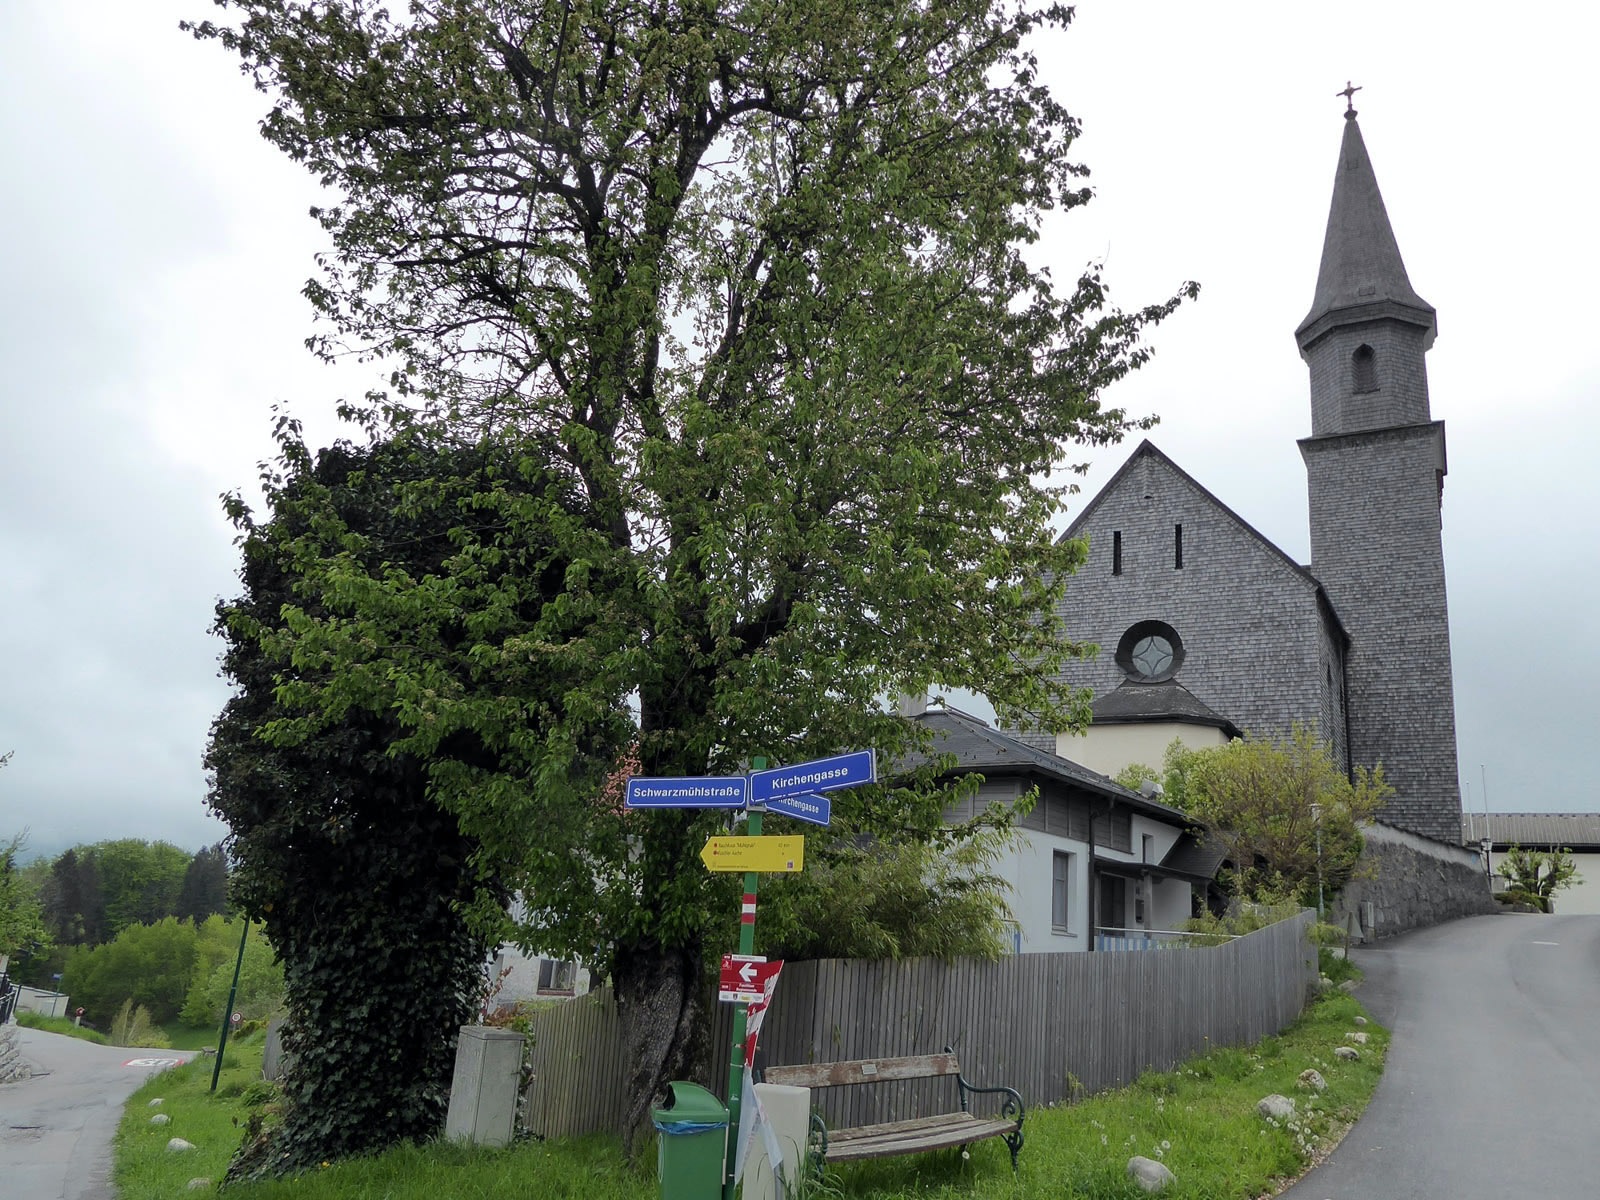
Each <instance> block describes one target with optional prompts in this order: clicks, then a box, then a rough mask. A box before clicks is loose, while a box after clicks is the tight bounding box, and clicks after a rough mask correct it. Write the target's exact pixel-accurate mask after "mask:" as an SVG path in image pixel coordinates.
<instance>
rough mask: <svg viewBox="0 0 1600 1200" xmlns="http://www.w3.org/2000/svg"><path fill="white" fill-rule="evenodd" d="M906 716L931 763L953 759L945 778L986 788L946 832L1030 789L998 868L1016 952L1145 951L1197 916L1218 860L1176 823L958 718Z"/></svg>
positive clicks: (1159, 807) (1184, 821) (1194, 830)
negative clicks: (977, 779)
mask: <svg viewBox="0 0 1600 1200" xmlns="http://www.w3.org/2000/svg"><path fill="white" fill-rule="evenodd" d="M909 715H914V716H915V719H917V720H919V721H921V722H923V723H924V724H925V725H927V726H928V727H929V728H931V729H932V730H933V731H934V734H935V737H934V747H933V749H934V751H935V752H936V753H939V754H953V755H955V757H956V761H957V767H956V770H955V771H954V772H952V774H961V775H964V774H970V773H977V774H980V775H982V776H983V783H982V784H981V785H980V786H979V788H978V790H977V793H976V794H975V795H974V796H973V797H971V798H969V799H967V800H966V801H965V802H963V803H962V804H960V805H958V806H955V807H953V808H952V809H951V810H950V811H948V812H947V813H946V814H945V816H946V819H947V820H948V821H950V822H952V823H956V822H960V821H966V820H970V819H971V818H972V816H973V815H974V813H975V812H977V811H981V810H982V809H983V808H984V807H986V806H988V805H990V804H993V803H995V802H1000V803H1013V802H1015V801H1016V800H1017V799H1018V798H1020V797H1021V796H1023V795H1025V794H1027V793H1029V792H1031V791H1032V790H1033V789H1035V788H1037V789H1038V797H1037V800H1036V802H1035V803H1034V806H1033V808H1032V809H1031V811H1029V812H1028V813H1027V814H1025V815H1024V816H1023V817H1022V818H1021V819H1020V820H1019V821H1018V825H1019V831H1018V833H1019V836H1018V838H1017V842H1016V845H1015V846H1014V848H1013V849H1011V850H1010V851H1008V852H1007V853H1006V855H1005V857H1004V858H1003V860H1002V861H1001V862H1000V863H999V864H997V866H996V868H995V869H996V873H997V874H999V875H1001V876H1002V877H1004V878H1006V879H1008V880H1009V881H1010V883H1011V892H1012V894H1011V907H1012V911H1013V914H1014V916H1015V919H1016V923H1017V929H1016V934H1015V949H1016V950H1017V951H1018V952H1020V953H1032V952H1038V951H1063V950H1065V951H1073V950H1092V949H1102V950H1104V949H1122V948H1127V947H1129V946H1130V945H1135V944H1137V945H1143V944H1146V943H1147V942H1148V940H1149V939H1150V938H1152V937H1153V936H1154V935H1155V934H1157V933H1159V932H1168V931H1175V930H1179V929H1181V928H1182V925H1183V922H1185V921H1187V920H1188V919H1189V918H1190V917H1191V916H1192V915H1194V906H1195V896H1196V895H1197V894H1198V893H1203V889H1204V887H1205V885H1206V883H1207V882H1208V881H1209V880H1210V878H1211V877H1212V875H1214V874H1215V871H1216V867H1217V865H1218V859H1217V855H1216V853H1215V852H1214V851H1211V850H1209V849H1208V848H1206V847H1204V846H1202V845H1201V844H1200V840H1199V832H1200V831H1199V829H1198V827H1196V826H1195V824H1194V822H1192V821H1191V820H1190V819H1189V818H1188V817H1187V816H1185V815H1184V814H1183V813H1182V812H1179V811H1178V810H1177V809H1175V808H1172V807H1170V806H1168V805H1165V804H1162V803H1160V802H1159V801H1157V800H1155V799H1152V798H1150V797H1147V796H1143V795H1140V794H1139V793H1138V792H1133V791H1130V790H1128V789H1127V788H1125V787H1122V786H1121V785H1120V784H1117V783H1115V782H1113V781H1112V780H1110V779H1108V778H1107V777H1106V776H1104V775H1102V774H1099V773H1098V772H1095V771H1091V770H1089V769H1088V768H1087V767H1084V766H1082V765H1080V764H1078V763H1075V762H1071V761H1069V760H1067V759H1065V758H1061V757H1060V756H1059V755H1055V754H1051V753H1049V752H1048V751H1044V750H1039V749H1036V748H1034V747H1032V746H1029V745H1026V744H1025V743H1023V742H1020V741H1018V740H1017V739H1015V738H1013V737H1010V736H1008V735H1007V734H1005V733H1002V732H1001V731H1000V730H998V729H995V728H993V727H992V726H990V725H988V724H987V723H985V722H984V721H982V720H980V719H979V718H977V717H974V716H971V715H969V714H967V713H963V712H960V711H959V710H956V709H951V708H932V709H927V710H925V711H923V712H921V713H917V714H909Z"/></svg>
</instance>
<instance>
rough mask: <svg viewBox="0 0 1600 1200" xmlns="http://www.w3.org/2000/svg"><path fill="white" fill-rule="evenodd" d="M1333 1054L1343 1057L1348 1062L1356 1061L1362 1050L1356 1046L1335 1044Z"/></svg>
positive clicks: (1336, 1056)
mask: <svg viewBox="0 0 1600 1200" xmlns="http://www.w3.org/2000/svg"><path fill="white" fill-rule="evenodd" d="M1333 1056H1334V1057H1335V1058H1342V1059H1344V1060H1345V1061H1346V1062H1355V1060H1356V1059H1358V1058H1360V1057H1361V1051H1359V1050H1357V1049H1356V1048H1355V1047H1354V1046H1335V1047H1334V1048H1333Z"/></svg>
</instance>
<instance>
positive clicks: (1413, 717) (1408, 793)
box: [1295, 88, 1461, 844]
mask: <svg viewBox="0 0 1600 1200" xmlns="http://www.w3.org/2000/svg"><path fill="white" fill-rule="evenodd" d="M1353 90H1354V89H1348V88H1347V89H1346V92H1345V93H1344V94H1345V95H1346V98H1347V100H1348V99H1349V97H1350V96H1351V95H1352V94H1353ZM1347 107H1348V111H1347V112H1346V113H1345V126H1344V138H1343V142H1342V143H1341V145H1340V148H1339V166H1338V170H1337V173H1336V174H1335V176H1334V184H1333V203H1332V206H1331V208H1330V210H1329V213H1328V229H1327V235H1326V237H1325V239H1324V241H1323V246H1322V265H1321V269H1320V270H1319V271H1318V274H1317V290H1316V297H1315V299H1314V300H1313V301H1312V304H1311V311H1310V312H1309V313H1307V314H1306V318H1305V320H1304V321H1302V322H1301V323H1300V327H1299V328H1298V329H1297V330H1296V331H1295V340H1296V341H1297V342H1298V343H1299V346H1300V356H1301V357H1302V358H1303V359H1304V360H1305V362H1306V365H1307V366H1308V367H1309V368H1310V373H1311V436H1310V437H1308V438H1303V439H1301V441H1300V453H1301V456H1302V457H1303V458H1304V460H1305V464H1306V474H1307V482H1308V487H1309V492H1310V509H1311V571H1312V574H1314V575H1315V576H1316V577H1317V579H1318V580H1319V581H1320V582H1321V583H1322V585H1323V587H1324V589H1325V590H1326V592H1327V595H1328V598H1329V600H1330V601H1331V603H1332V605H1333V608H1334V610H1335V611H1336V612H1337V613H1338V616H1339V619H1340V620H1341V621H1342V622H1343V624H1344V627H1345V629H1346V631H1347V632H1348V633H1349V635H1350V639H1351V645H1350V650H1349V655H1348V660H1347V662H1346V667H1345V679H1344V680H1343V686H1344V689H1345V701H1346V702H1345V711H1346V713H1347V714H1348V716H1347V720H1348V726H1349V728H1348V731H1347V732H1348V737H1347V740H1346V744H1347V746H1348V747H1349V750H1348V753H1349V758H1350V761H1351V763H1353V764H1359V765H1362V766H1367V767H1371V766H1373V765H1374V764H1376V763H1379V762H1381V763H1382V764H1383V769H1384V774H1385V775H1386V776H1387V778H1388V780H1389V782H1390V784H1391V785H1392V786H1393V787H1394V789H1395V795H1394V797H1393V798H1392V799H1391V800H1390V801H1389V804H1388V807H1387V808H1386V809H1385V811H1384V812H1383V813H1382V814H1381V815H1382V819H1383V820H1384V821H1386V822H1388V823H1389V824H1392V825H1397V826H1399V827H1401V828H1404V829H1409V830H1411V831H1413V832H1415V833H1420V834H1423V835H1425V836H1427V837H1431V838H1435V839H1437V840H1439V841H1444V842H1449V843H1451V844H1457V843H1459V842H1460V840H1461V795H1460V788H1459V784H1458V780H1457V767H1456V726H1455V701H1454V695H1453V689H1452V681H1451V670H1450V625H1449V619H1448V612H1447V608H1446V604H1445V575H1444V550H1443V546H1442V544H1441V540H1440V520H1441V502H1442V499H1443V494H1444V476H1445V439H1444V422H1442V421H1435V420H1433V419H1432V415H1431V413H1430V411H1429V405H1428V373H1427V366H1426V363H1425V362H1424V356H1425V355H1426V354H1427V351H1428V349H1429V347H1430V346H1432V345H1433V340H1434V336H1435V334H1436V332H1437V328H1438V324H1437V319H1436V315H1435V313H1434V310H1433V306H1432V305H1430V304H1429V303H1428V302H1427V301H1425V300H1423V299H1422V298H1421V297H1420V296H1418V295H1417V293H1416V291H1415V290H1414V289H1413V288H1412V286H1411V281H1410V279H1409V278H1408V277H1407V275H1406V269H1405V264H1404V263H1403V262H1402V261H1401V258H1400V248H1399V246H1398V244H1397V243H1396V241H1395V236H1394V231H1393V229H1392V228H1391V227H1390V225H1389V216H1388V213H1387V212H1386V211H1385V209H1384V205H1383V197H1382V195H1381V194H1380V193H1379V191H1378V181H1377V177H1376V176H1375V175H1374V174H1373V170H1372V162H1371V160H1370V159H1369V158H1368V157H1367V148H1366V145H1365V143H1364V142H1363V141H1362V138H1361V127H1360V126H1359V125H1357V124H1356V113H1355V109H1354V107H1353V106H1347ZM1329 733H1331V731H1324V737H1327V736H1328V735H1329Z"/></svg>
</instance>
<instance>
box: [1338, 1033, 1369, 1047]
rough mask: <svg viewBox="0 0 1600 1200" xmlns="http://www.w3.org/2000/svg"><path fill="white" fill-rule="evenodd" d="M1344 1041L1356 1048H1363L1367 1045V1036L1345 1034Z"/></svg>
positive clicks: (1362, 1034)
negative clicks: (1353, 1044) (1356, 1046)
mask: <svg viewBox="0 0 1600 1200" xmlns="http://www.w3.org/2000/svg"><path fill="white" fill-rule="evenodd" d="M1344 1040H1345V1041H1347V1042H1354V1043H1355V1044H1356V1045H1358V1046H1365V1045H1366V1044H1367V1035H1366V1034H1364V1033H1360V1032H1356V1033H1347V1034H1345V1035H1344Z"/></svg>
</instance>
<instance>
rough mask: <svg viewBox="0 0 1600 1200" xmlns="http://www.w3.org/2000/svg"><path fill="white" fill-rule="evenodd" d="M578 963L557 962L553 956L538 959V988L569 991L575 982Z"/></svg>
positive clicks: (549, 990)
mask: <svg viewBox="0 0 1600 1200" xmlns="http://www.w3.org/2000/svg"><path fill="white" fill-rule="evenodd" d="M577 977H578V964H577V963H575V962H557V961H556V960H555V959H553V958H541V959H540V960H539V990H540V991H541V992H570V991H572V989H573V985H574V984H575V983H576V982H577Z"/></svg>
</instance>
